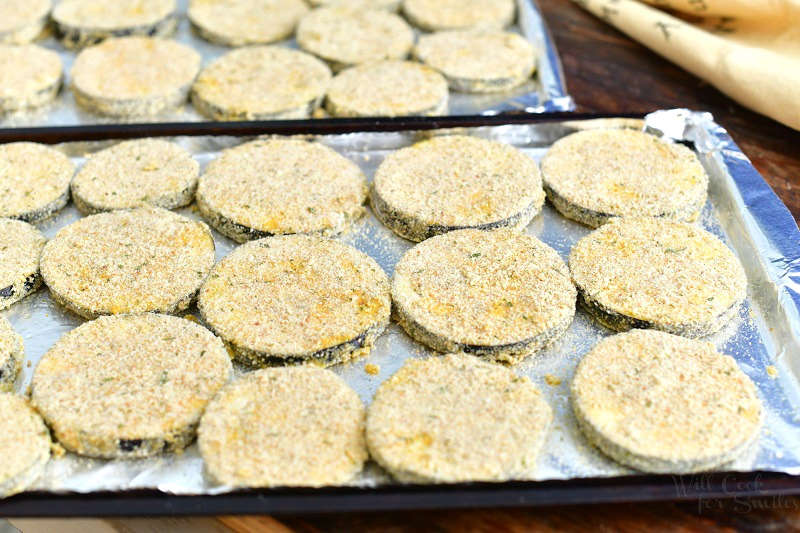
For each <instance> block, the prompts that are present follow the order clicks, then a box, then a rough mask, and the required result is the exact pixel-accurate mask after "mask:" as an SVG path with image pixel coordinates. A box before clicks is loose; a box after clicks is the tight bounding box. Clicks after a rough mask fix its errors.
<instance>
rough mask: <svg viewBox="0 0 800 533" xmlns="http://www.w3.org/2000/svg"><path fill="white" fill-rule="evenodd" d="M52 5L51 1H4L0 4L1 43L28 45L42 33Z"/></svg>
mask: <svg viewBox="0 0 800 533" xmlns="http://www.w3.org/2000/svg"><path fill="white" fill-rule="evenodd" d="M51 7H52V4H51V2H50V0H3V1H2V2H0V43H4V44H27V43H30V42H32V41H33V40H35V39H36V38H37V37H38V36H39V34H41V33H42V30H43V29H44V26H45V24H47V18H48V15H49V14H50V8H51Z"/></svg>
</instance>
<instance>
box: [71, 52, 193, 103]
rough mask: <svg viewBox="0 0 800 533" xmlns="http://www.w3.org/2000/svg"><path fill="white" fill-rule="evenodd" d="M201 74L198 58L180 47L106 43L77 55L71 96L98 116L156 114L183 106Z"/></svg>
mask: <svg viewBox="0 0 800 533" xmlns="http://www.w3.org/2000/svg"><path fill="white" fill-rule="evenodd" d="M199 70H200V54H198V53H197V52H195V51H194V50H192V49H191V48H189V47H188V46H186V45H183V44H180V43H178V42H175V41H170V40H166V39H153V38H150V37H124V38H119V39H108V40H106V41H103V42H102V43H101V44H98V45H96V46H92V47H89V48H86V49H85V50H83V51H81V53H80V54H78V57H77V58H76V59H75V63H74V64H73V65H72V72H71V78H72V92H73V93H74V95H75V101H76V102H77V103H78V105H80V106H81V107H83V108H85V109H87V110H88V111H91V112H95V113H99V114H101V115H110V116H148V115H157V114H159V113H162V112H165V111H168V110H172V109H174V108H176V107H178V106H180V105H181V104H183V103H184V102H185V101H186V98H187V95H188V94H189V89H190V88H191V86H192V82H194V78H195V76H197V72H198V71H199ZM109 73H113V75H110V74H109Z"/></svg>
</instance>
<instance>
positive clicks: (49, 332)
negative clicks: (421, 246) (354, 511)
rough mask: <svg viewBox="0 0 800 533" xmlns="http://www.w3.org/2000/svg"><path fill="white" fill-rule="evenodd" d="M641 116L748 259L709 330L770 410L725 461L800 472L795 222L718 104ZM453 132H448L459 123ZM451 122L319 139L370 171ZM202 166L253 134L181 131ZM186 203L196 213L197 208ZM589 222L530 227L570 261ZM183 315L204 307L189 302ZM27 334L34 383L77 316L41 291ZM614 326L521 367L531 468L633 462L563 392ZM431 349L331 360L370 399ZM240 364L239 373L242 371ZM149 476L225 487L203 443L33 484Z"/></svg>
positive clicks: (378, 251)
mask: <svg viewBox="0 0 800 533" xmlns="http://www.w3.org/2000/svg"><path fill="white" fill-rule="evenodd" d="M608 126H617V127H639V128H641V127H642V126H643V124H642V123H641V121H629V120H619V121H617V120H611V121H609V120H599V121H597V120H595V121H570V122H548V123H531V124H524V125H506V126H492V127H481V128H474V129H470V130H468V131H467V132H468V133H470V134H473V135H477V136H480V137H485V138H490V139H495V140H499V141H503V142H507V143H510V144H513V145H515V146H517V147H518V148H520V149H521V150H523V151H524V152H525V153H526V154H528V155H529V156H531V157H533V158H534V159H536V160H539V159H540V158H541V157H542V155H543V154H544V153H545V152H546V151H547V148H548V147H549V146H550V145H551V144H552V143H553V142H554V141H555V140H557V139H559V138H560V137H563V136H564V135H567V134H569V133H571V132H573V131H575V130H576V129H583V128H589V127H608ZM646 127H647V128H648V129H650V130H651V131H654V132H655V131H658V132H661V133H662V134H664V135H667V136H669V137H671V138H673V139H675V140H679V141H691V142H694V143H695V145H696V146H698V148H699V149H698V155H699V156H700V159H701V161H702V163H703V165H704V166H705V168H706V170H707V171H708V174H709V176H710V183H711V184H710V195H709V196H710V200H709V202H708V204H707V205H706V206H705V209H704V211H703V215H702V219H701V222H700V223H701V224H702V225H703V226H704V227H706V228H707V229H709V230H710V231H712V232H713V233H715V234H716V235H718V236H720V237H721V238H722V239H724V240H725V242H726V243H727V244H728V245H729V246H730V247H731V248H733V250H734V251H735V252H736V254H737V255H738V256H739V258H740V259H741V260H742V262H743V264H744V266H745V269H746V272H747V276H748V279H749V290H748V300H747V302H746V305H745V306H744V307H743V308H742V310H741V312H740V314H739V316H738V318H736V319H735V320H734V321H733V322H732V323H731V324H729V325H728V326H727V327H725V328H724V329H723V331H721V332H719V333H717V334H715V335H714V336H713V337H711V338H710V340H711V341H712V342H714V343H715V344H716V345H717V346H718V348H719V349H720V350H721V351H722V352H724V353H727V354H730V355H732V356H734V357H735V358H736V360H737V362H738V364H739V365H740V367H741V368H742V369H743V370H744V371H745V372H746V373H747V375H749V376H750V378H751V379H752V380H753V381H754V382H755V383H756V385H757V387H758V390H759V394H760V397H761V399H762V401H763V403H764V406H765V410H766V423H765V426H764V429H763V431H762V434H761V437H760V439H759V440H758V442H757V443H756V445H754V446H753V448H752V449H751V450H750V451H749V452H748V453H747V454H746V455H745V456H744V457H742V458H741V459H740V460H737V461H736V462H735V463H733V464H731V465H728V466H726V467H725V469H726V470H736V471H751V470H766V471H779V472H787V473H791V474H800V447H798V443H799V442H800V383H799V382H798V377H799V376H800V315H799V314H798V310H799V309H800V232H798V229H797V225H796V224H795V222H794V219H793V218H792V216H791V214H790V213H789V212H788V210H787V209H786V207H785V206H784V205H783V204H782V203H781V202H780V200H779V199H778V198H777V197H776V196H775V194H774V193H773V192H772V190H771V189H770V188H769V186H768V185H767V184H766V183H765V182H764V180H763V179H762V178H761V177H760V176H759V175H758V173H757V172H756V171H755V170H754V169H753V167H752V165H751V164H750V162H749V161H748V159H747V158H746V157H745V156H744V154H742V152H741V151H740V150H739V148H738V147H737V146H736V145H735V144H734V143H733V141H732V140H731V138H730V137H729V136H728V135H727V133H726V132H725V130H724V129H722V128H721V127H719V126H718V125H716V124H715V123H714V122H713V121H712V118H711V116H710V115H708V114H698V113H690V112H688V111H685V110H673V111H664V112H658V113H654V114H652V115H650V116H649V117H648V119H647V120H646ZM452 131H453V130H447V132H448V133H449V132H452ZM441 133H446V132H445V131H432V132H431V131H427V132H401V133H352V134H346V135H324V136H319V137H317V138H316V139H317V140H318V141H319V142H322V143H325V144H327V145H329V146H331V147H333V148H334V149H336V150H337V151H339V152H340V153H342V154H343V155H344V156H346V157H348V158H350V159H352V160H353V161H355V162H356V163H358V164H359V165H360V167H361V168H362V169H363V170H364V172H365V173H366V175H367V176H368V178H370V179H371V178H372V175H373V174H374V172H375V169H376V168H377V166H378V165H379V164H380V162H381V161H382V160H383V158H384V157H385V156H386V155H387V154H388V153H390V152H391V151H393V150H396V149H398V148H401V147H404V146H408V145H409V144H412V143H413V142H415V141H416V140H418V139H419V138H421V137H425V136H429V135H436V134H441ZM175 140H176V141H177V142H178V143H180V144H181V145H183V146H184V147H186V148H187V149H189V150H190V151H191V152H192V153H193V154H194V155H195V157H196V158H197V159H198V161H200V163H201V165H202V166H203V167H204V166H205V165H206V164H208V162H209V161H210V160H212V159H214V158H215V157H217V156H218V154H219V151H220V150H221V149H224V148H226V147H229V146H233V145H236V144H239V143H241V142H243V141H245V140H247V139H243V138H233V137H180V138H176V139H175ZM107 144H108V143H72V144H68V145H62V146H61V148H62V149H64V150H65V151H67V152H68V153H69V154H70V155H72V156H74V160H75V162H76V163H79V164H80V163H82V162H83V159H84V158H83V154H84V153H87V152H90V151H93V150H96V149H99V148H100V147H102V146H105V145H107ZM181 212H182V213H184V214H186V215H188V216H191V217H197V215H196V214H195V213H194V211H193V210H192V209H191V208H186V209H183V210H182V211H181ZM77 218H79V214H78V213H77V211H76V210H75V208H74V207H73V206H71V205H70V206H69V207H67V208H66V209H65V210H63V211H62V212H61V213H59V214H58V215H57V216H56V217H55V218H54V219H52V220H50V221H48V222H46V223H44V224H42V225H41V226H40V227H41V229H42V230H43V231H44V233H45V234H46V235H47V236H48V237H52V236H53V235H54V234H55V233H56V231H58V229H59V228H61V227H63V226H65V225H66V224H69V223H70V222H72V221H74V220H76V219H77ZM589 231H590V230H589V229H588V228H586V227H584V226H581V225H580V224H577V223H574V222H571V221H569V220H567V219H565V218H563V217H561V216H560V215H559V214H558V213H556V211H555V210H554V209H552V208H551V207H550V206H549V205H546V206H545V208H544V210H543V213H542V214H541V215H540V216H537V217H536V219H535V220H534V221H533V222H532V223H531V224H530V226H529V227H528V228H527V232H528V233H530V234H532V235H535V236H537V237H539V238H540V239H542V240H543V241H544V242H546V243H548V244H549V245H551V246H552V247H553V248H555V249H556V250H557V251H558V252H559V253H560V254H561V256H562V257H563V258H564V259H566V258H567V256H568V253H569V250H570V247H571V246H572V244H573V243H574V242H575V241H577V240H578V239H579V238H581V237H582V236H584V235H586V234H587V233H588V232H589ZM340 238H341V240H342V241H344V242H347V243H349V244H352V245H354V246H355V247H357V248H359V249H360V250H363V251H364V252H366V253H367V254H369V255H371V256H372V257H373V258H375V259H376V260H377V261H378V263H380V265H381V266H382V267H383V268H384V269H385V270H386V272H387V274H389V275H391V274H392V272H393V270H394V266H395V264H396V263H397V261H398V260H399V258H400V257H401V256H402V254H403V253H404V252H405V251H406V250H408V249H409V248H410V247H411V246H412V243H410V242H408V241H405V240H403V239H401V238H399V237H397V236H395V235H394V234H393V233H392V232H391V231H390V230H388V229H387V228H385V227H383V226H382V225H381V224H380V223H379V222H378V221H377V219H376V218H375V217H374V216H373V215H372V214H370V213H368V215H367V216H366V217H365V218H364V219H363V220H361V221H360V222H358V223H357V224H356V226H355V227H354V228H353V229H352V230H351V231H350V232H348V233H346V234H345V235H343V236H342V237H340ZM215 239H216V244H217V256H218V258H222V257H224V256H225V255H227V254H228V253H230V251H231V250H232V249H233V248H234V246H235V244H234V243H233V242H232V241H230V240H228V239H226V238H224V237H221V236H220V235H218V234H215ZM189 313H193V314H195V315H196V311H195V310H192V309H190V310H189ZM5 315H6V316H7V317H8V318H9V320H10V321H11V323H12V324H13V326H14V328H15V329H16V330H17V331H19V332H20V334H22V336H23V337H24V339H25V347H26V355H27V360H28V361H29V362H30V364H29V365H26V366H25V368H24V377H23V378H22V379H21V380H20V383H19V390H20V391H24V390H25V389H26V387H27V386H28V384H29V383H30V379H31V375H32V373H33V370H34V368H35V366H36V363H37V362H38V360H39V359H40V358H41V356H42V355H43V354H44V353H45V351H46V350H47V349H48V348H49V347H50V346H51V345H52V344H53V343H54V342H55V341H56V340H57V339H58V338H59V337H60V336H61V335H63V334H64V333H65V332H67V331H68V330H70V329H71V328H74V327H75V326H77V325H78V324H80V323H81V322H82V320H81V319H80V318H78V317H77V316H75V315H72V314H70V313H68V312H66V311H64V310H62V309H61V308H59V307H57V306H56V305H55V304H54V303H52V301H51V300H50V298H49V296H48V294H47V290H46V289H43V290H41V291H39V292H38V293H36V294H35V295H32V296H30V297H28V298H26V299H25V300H23V301H22V302H20V303H17V304H15V305H14V306H12V307H11V308H10V309H9V310H7V311H6V312H5ZM611 333H612V332H610V331H609V330H606V329H604V328H603V327H600V326H598V325H597V324H595V323H594V322H592V321H591V320H590V319H588V317H587V316H586V315H584V314H583V312H581V311H578V313H577V315H576V317H575V321H574V322H573V324H572V326H571V327H570V328H569V331H568V332H567V333H566V335H565V336H564V337H563V338H562V339H561V340H559V341H558V342H557V343H556V344H555V345H553V346H551V347H550V348H548V349H547V350H546V351H544V352H543V353H541V354H538V355H535V356H532V357H530V358H528V359H527V360H525V361H524V362H523V363H522V364H520V365H519V366H517V367H514V371H515V372H518V373H520V374H524V375H527V376H529V377H530V378H531V379H532V380H533V382H534V383H535V384H536V385H537V386H538V387H539V388H540V389H541V390H542V391H543V392H544V395H545V397H546V399H547V401H548V403H549V404H550V405H551V406H552V408H553V410H554V412H555V422H554V424H553V427H552V430H551V432H550V435H549V438H548V440H547V443H546V445H545V447H544V451H543V453H542V455H541V458H540V461H539V464H538V465H537V468H536V470H535V472H531V478H533V479H570V478H583V477H604V476H619V475H627V474H634V473H635V472H633V471H631V470H629V469H627V468H624V467H622V466H620V465H618V464H616V463H614V462H613V461H612V460H610V459H608V458H606V457H605V456H604V455H602V454H601V453H599V452H598V451H597V450H596V449H594V448H593V447H591V446H590V445H588V444H587V443H586V441H585V439H584V438H583V436H582V435H581V433H580V431H579V430H578V428H577V426H576V421H575V419H574V416H573V414H572V409H571V407H570V399H569V384H570V381H571V379H572V375H573V372H574V369H575V365H576V364H577V363H578V361H579V360H580V359H581V357H582V356H583V354H584V353H586V352H587V351H588V350H589V349H590V348H591V347H592V346H593V345H594V344H595V343H596V342H597V341H598V340H599V339H601V338H602V337H605V336H607V335H610V334H611ZM428 355H430V352H428V351H427V350H426V349H425V348H424V347H422V346H421V345H419V344H417V343H415V342H414V341H412V340H411V339H410V338H409V337H408V336H407V335H406V334H405V333H404V332H403V330H402V329H401V328H400V327H398V326H397V325H396V324H392V325H391V326H390V327H389V328H388V330H387V331H386V333H385V334H384V335H383V336H382V337H381V338H380V339H379V340H378V342H377V344H376V346H375V349H374V350H373V351H372V353H371V354H370V355H369V356H367V357H366V358H364V359H361V360H359V361H356V362H353V363H348V364H344V365H338V366H335V367H333V368H332V370H333V371H334V372H336V373H337V374H339V375H340V376H342V377H343V378H344V379H345V380H346V381H347V383H349V384H350V385H351V386H352V387H353V388H354V389H355V390H356V391H357V392H358V394H359V395H360V397H361V399H362V400H363V401H364V402H365V404H369V402H370V401H371V398H372V397H373V394H374V393H375V390H376V389H377V387H378V385H380V383H381V382H382V381H383V380H385V379H387V378H388V377H389V376H390V375H391V374H392V373H394V372H395V371H396V370H397V369H398V368H399V367H400V366H401V365H402V364H403V362H404V361H405V360H406V359H408V358H411V357H425V356H428ZM367 363H371V364H375V365H378V366H379V367H380V373H379V375H377V376H373V375H370V374H368V373H366V372H365V370H364V366H365V364H367ZM241 372H242V371H241V370H239V371H238V374H239V375H241ZM353 483H354V484H356V485H359V486H377V485H381V484H387V483H394V481H392V480H391V478H390V477H389V476H388V475H387V474H386V473H385V472H383V471H382V470H381V469H380V468H379V467H378V466H377V465H375V464H372V463H370V464H368V465H367V468H366V469H365V471H364V472H363V473H362V474H361V475H360V476H359V477H358V478H357V479H356V480H354V482H353ZM140 488H154V489H158V490H161V491H164V492H169V493H176V494H212V493H219V492H224V491H227V490H229V489H228V488H227V487H220V486H215V485H214V484H212V483H211V482H210V481H209V480H208V479H207V478H206V477H205V475H204V471H203V463H202V460H201V458H200V456H199V455H198V452H197V448H196V445H192V446H191V447H189V448H188V449H187V450H186V451H184V452H183V453H180V454H169V455H162V456H158V457H154V458H150V459H141V460H113V461H104V460H93V459H87V458H82V457H79V456H77V455H74V454H71V453H67V454H66V455H64V456H63V457H60V458H54V459H53V460H52V461H51V462H50V464H49V466H48V467H47V470H46V473H45V475H44V476H43V477H42V478H41V480H40V481H39V482H38V483H37V484H36V485H35V486H34V487H33V489H38V490H43V491H53V492H65V491H75V492H91V491H99V490H111V491H122V490H126V489H140Z"/></svg>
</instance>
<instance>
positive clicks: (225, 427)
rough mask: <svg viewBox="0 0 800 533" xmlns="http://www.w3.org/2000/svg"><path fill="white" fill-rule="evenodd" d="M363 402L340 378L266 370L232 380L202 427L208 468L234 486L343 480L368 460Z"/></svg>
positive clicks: (314, 371)
mask: <svg viewBox="0 0 800 533" xmlns="http://www.w3.org/2000/svg"><path fill="white" fill-rule="evenodd" d="M364 418H365V413H364V405H363V404H362V403H361V399H360V398H359V397H358V394H356V393H355V391H354V390H353V389H351V388H350V387H349V386H348V385H347V384H346V383H345V382H344V381H343V380H342V379H341V378H340V377H339V376H337V375H336V374H334V373H333V372H331V371H330V370H324V369H321V368H314V367H309V366H306V367H292V368H267V369H262V370H258V371H256V372H252V373H250V374H247V375H246V376H245V377H243V378H242V379H240V380H238V381H236V382H234V383H231V384H230V385H228V386H227V387H225V388H224V389H222V391H220V393H219V394H218V395H217V397H216V398H214V400H213V401H212V402H211V403H210V404H209V406H208V409H206V412H205V414H204V415H203V418H202V420H201V421H200V428H199V430H198V446H199V448H200V454H201V455H202V456H203V462H204V463H205V467H206V473H207V474H208V475H209V476H210V477H211V479H212V480H213V481H214V482H216V483H219V484H222V485H226V486H229V487H280V486H293V487H322V486H326V485H343V484H346V483H347V482H349V481H350V480H351V479H353V477H354V476H355V475H356V474H358V473H359V472H360V471H361V469H362V467H363V465H364V462H365V461H366V460H367V447H366V444H365V442H364Z"/></svg>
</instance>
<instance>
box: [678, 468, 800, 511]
mask: <svg viewBox="0 0 800 533" xmlns="http://www.w3.org/2000/svg"><path fill="white" fill-rule="evenodd" d="M672 482H673V483H674V486H675V492H676V496H677V497H678V498H679V499H681V500H695V501H697V506H698V507H697V510H698V512H703V511H720V510H727V511H733V512H736V513H750V512H753V511H758V510H769V509H795V510H797V509H800V498H796V497H792V496H786V495H782V494H771V493H770V492H768V491H767V490H766V488H765V487H764V483H763V482H762V480H761V476H760V475H759V474H756V475H755V476H753V477H743V476H741V475H737V474H722V475H720V474H691V475H676V476H672Z"/></svg>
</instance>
